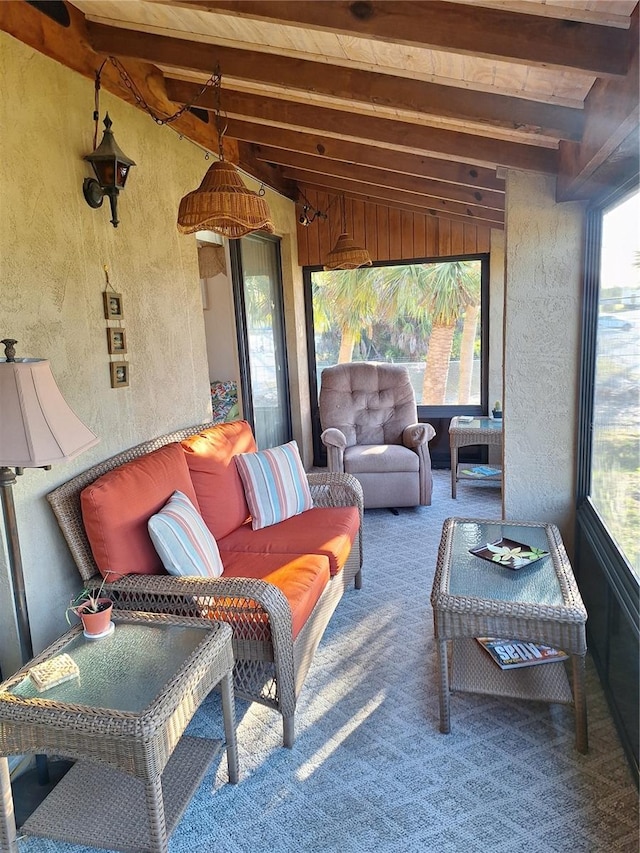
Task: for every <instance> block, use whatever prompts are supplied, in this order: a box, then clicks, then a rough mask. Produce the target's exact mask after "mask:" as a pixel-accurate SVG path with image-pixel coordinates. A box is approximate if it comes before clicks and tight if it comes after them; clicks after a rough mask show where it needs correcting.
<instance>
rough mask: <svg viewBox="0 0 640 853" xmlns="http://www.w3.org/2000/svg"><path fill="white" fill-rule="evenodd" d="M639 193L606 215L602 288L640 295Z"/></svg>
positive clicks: (603, 226)
mask: <svg viewBox="0 0 640 853" xmlns="http://www.w3.org/2000/svg"><path fill="white" fill-rule="evenodd" d="M637 253H640V192H636V193H634V194H633V195H631V196H629V197H628V198H627V199H625V201H623V202H621V203H620V204H618V205H617V206H616V207H612V208H611V209H610V210H609V211H608V212H607V213H605V215H604V217H603V222H602V260H601V285H602V287H603V288H606V287H625V288H635V289H636V291H637V292H640V268H639V267H637V266H634V262H635V263H636V264H637V263H638V261H639V260H640V258H639V257H638V255H637Z"/></svg>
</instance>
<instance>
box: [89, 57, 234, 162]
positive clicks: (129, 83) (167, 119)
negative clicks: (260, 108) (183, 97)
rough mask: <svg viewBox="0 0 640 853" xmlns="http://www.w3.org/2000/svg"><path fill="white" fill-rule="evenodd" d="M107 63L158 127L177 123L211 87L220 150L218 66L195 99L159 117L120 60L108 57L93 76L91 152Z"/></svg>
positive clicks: (95, 135)
mask: <svg viewBox="0 0 640 853" xmlns="http://www.w3.org/2000/svg"><path fill="white" fill-rule="evenodd" d="M107 62H110V63H111V64H112V65H113V67H114V68H115V69H116V71H117V72H118V74H119V75H120V79H121V80H122V82H123V83H124V85H125V86H126V88H127V89H128V90H129V91H130V92H131V94H132V95H133V98H134V100H135V102H136V104H137V105H138V106H139V107H142V109H143V110H144V111H145V112H146V113H148V114H149V115H150V116H151V118H152V119H153V120H154V121H155V123H156V124H160V125H163V124H172V123H173V122H174V121H177V120H178V119H179V118H180V116H182V115H183V114H184V113H186V112H190V111H191V109H192V108H193V107H194V106H195V105H196V104H197V102H198V101H199V100H200V98H201V97H202V96H203V95H204V93H205V92H206V91H207V89H211V88H212V87H213V88H214V89H215V90H216V92H217V94H216V96H215V100H216V107H215V110H216V113H215V115H216V130H217V131H218V138H219V145H220V148H222V139H221V135H220V130H219V127H218V118H219V116H218V113H219V110H220V104H219V101H220V94H219V92H220V83H221V80H222V75H221V74H220V66H219V65H218V66H216V70H215V71H214V72H213V74H212V75H211V77H209V79H208V80H207V82H206V83H205V84H204V85H203V86H202V88H201V89H200V91H199V92H197V94H196V95H195V97H193V98H192V99H191V100H190V101H189V102H188V103H187V104H183V106H181V107H180V109H179V110H176V112H175V113H173V114H172V115H170V116H161V115H158V113H156V112H154V110H152V109H151V107H150V106H149V104H148V103H147V102H146V101H145V99H144V97H143V95H142V93H141V92H140V90H139V89H138V87H137V86H136V84H135V83H134V82H133V80H132V79H131V77H130V76H129V75H128V73H127V71H126V69H125V67H124V66H123V65H122V63H121V62H120V60H119V59H118V58H117V57H115V56H109V57H107V59H105V60H103V62H102V65H101V66H100V68H98V70H97V71H96V75H95V84H94V110H93V121H94V125H95V129H94V133H93V150H94V151H95V150H96V147H97V144H98V121H99V118H100V85H101V84H100V79H101V77H102V70H103V68H104V66H105V64H106V63H107ZM225 130H226V125H225V128H224V130H223V133H224V131H225Z"/></svg>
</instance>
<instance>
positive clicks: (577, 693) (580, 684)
mask: <svg viewBox="0 0 640 853" xmlns="http://www.w3.org/2000/svg"><path fill="white" fill-rule="evenodd" d="M584 662H585V656H584V655H571V669H572V674H573V704H574V709H575V714H576V749H577V750H578V752H582V753H584V752H588V751H589V736H588V733H587V694H586V690H585V687H584V669H585V666H584Z"/></svg>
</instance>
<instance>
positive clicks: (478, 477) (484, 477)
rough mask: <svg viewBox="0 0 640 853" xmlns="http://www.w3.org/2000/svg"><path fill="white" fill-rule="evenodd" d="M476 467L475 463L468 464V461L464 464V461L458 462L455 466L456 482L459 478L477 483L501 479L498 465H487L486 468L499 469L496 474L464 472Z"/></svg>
mask: <svg viewBox="0 0 640 853" xmlns="http://www.w3.org/2000/svg"><path fill="white" fill-rule="evenodd" d="M475 467H477V466H476V465H470V464H469V463H467V464H465V463H464V462H460V463H458V468H457V471H456V473H457V477H458V482H459V481H460V480H475V482H477V483H486V482H490V483H491V482H493V483H499V482H500V481H501V480H502V466H500V465H487V466H486V467H487V468H496V469H500V470H499V471H498V473H497V474H465V473H464V472H465V471H472V470H473V468H475Z"/></svg>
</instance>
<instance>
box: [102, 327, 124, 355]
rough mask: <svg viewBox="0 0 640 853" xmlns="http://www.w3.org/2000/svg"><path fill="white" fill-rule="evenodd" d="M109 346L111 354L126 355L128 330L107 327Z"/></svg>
mask: <svg viewBox="0 0 640 853" xmlns="http://www.w3.org/2000/svg"><path fill="white" fill-rule="evenodd" d="M107 347H108V348H109V355H124V353H126V351H127V333H126V331H125V330H124V329H122V328H119V327H113V328H109V329H107Z"/></svg>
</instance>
